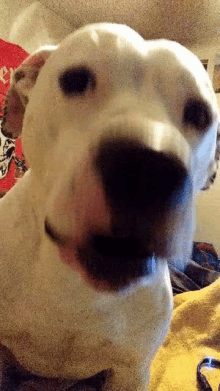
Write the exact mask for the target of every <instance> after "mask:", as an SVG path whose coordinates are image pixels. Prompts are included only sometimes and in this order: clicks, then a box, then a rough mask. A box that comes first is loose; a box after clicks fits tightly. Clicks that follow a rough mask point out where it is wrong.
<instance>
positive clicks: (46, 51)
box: [1, 46, 57, 139]
mask: <svg viewBox="0 0 220 391" xmlns="http://www.w3.org/2000/svg"><path fill="white" fill-rule="evenodd" d="M56 48H57V46H47V47H43V48H41V49H40V50H38V51H36V52H35V53H34V54H32V55H30V56H29V57H27V58H26V59H25V61H24V62H23V63H22V64H21V65H20V66H19V68H17V69H16V70H15V72H14V74H13V76H12V82H11V87H10V89H9V91H8V93H7V95H6V98H5V105H4V112H3V119H2V124H1V131H2V133H3V135H4V136H5V137H7V138H11V139H16V138H17V137H19V136H20V135H21V131H22V125H23V117H24V113H25V108H26V106H27V104H28V101H29V98H30V95H31V91H32V89H33V87H34V85H35V82H36V80H37V77H38V75H39V72H40V70H41V68H42V67H43V66H44V64H45V62H46V60H47V59H48V57H49V56H50V54H51V52H52V51H54V50H56Z"/></svg>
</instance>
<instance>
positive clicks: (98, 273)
mask: <svg viewBox="0 0 220 391" xmlns="http://www.w3.org/2000/svg"><path fill="white" fill-rule="evenodd" d="M45 231H46V233H47V235H48V236H49V237H50V239H51V240H52V241H54V242H55V243H56V244H57V245H58V247H59V248H66V249H67V251H68V252H69V254H70V255H69V262H68V263H69V264H70V265H71V257H72V260H73V263H75V259H76V258H77V262H79V263H80V265H81V267H82V268H83V269H84V270H85V271H86V274H87V275H88V276H89V277H90V279H91V280H93V281H96V282H97V283H98V285H99V286H101V285H105V286H108V290H110V291H111V290H112V291H117V290H120V289H123V288H126V287H128V286H129V285H130V284H131V283H135V282H136V281H137V280H138V279H140V278H141V277H145V276H150V275H151V274H153V273H154V272H155V271H156V269H157V259H156V257H155V254H154V253H153V252H152V251H148V250H146V249H145V248H144V246H143V244H142V243H141V242H140V241H139V240H138V239H137V238H136V237H134V236H129V237H117V236H110V235H109V236H107V235H100V234H97V233H89V234H88V236H87V238H86V240H83V241H82V243H80V244H77V245H76V248H75V250H74V251H73V252H72V255H71V245H70V243H69V242H68V239H67V238H64V237H62V236H61V235H59V234H58V233H57V232H56V231H55V229H53V228H52V226H51V225H50V224H49V222H48V221H47V220H46V221H45ZM96 285H97V284H96Z"/></svg>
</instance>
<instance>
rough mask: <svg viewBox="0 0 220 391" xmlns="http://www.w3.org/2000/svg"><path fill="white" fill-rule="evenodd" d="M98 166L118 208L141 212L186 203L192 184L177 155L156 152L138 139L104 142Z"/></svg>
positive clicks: (106, 190)
mask: <svg viewBox="0 0 220 391" xmlns="http://www.w3.org/2000/svg"><path fill="white" fill-rule="evenodd" d="M95 167H96V170H97V172H98V173H99V175H100V176H101V180H102V183H103V186H104V189H105V192H106V196H107V197H108V199H109V200H110V201H111V202H113V204H114V206H116V205H117V206H118V207H120V206H121V207H122V208H128V207H133V208H135V209H138V210H139V211H141V212H143V211H145V210H146V207H147V206H148V207H149V205H155V204H156V205H159V206H168V205H169V206H170V205H174V204H175V205H176V204H177V203H179V202H182V201H183V199H184V197H185V195H186V192H187V191H186V190H187V189H188V185H189V184H190V181H189V175H188V173H187V170H186V168H185V167H184V165H183V163H182V162H181V161H180V160H179V159H178V158H177V157H176V156H174V155H168V154H167V153H163V152H157V151H154V150H152V149H150V148H148V147H146V146H145V145H144V144H142V143H141V142H140V141H138V140H128V139H126V138H124V139H123V138H122V139H117V140H115V139H114V140H109V139H108V140H105V141H103V142H102V143H101V144H100V147H99V150H98V154H97V156H96V158H95Z"/></svg>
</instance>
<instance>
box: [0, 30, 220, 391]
mask: <svg viewBox="0 0 220 391" xmlns="http://www.w3.org/2000/svg"><path fill="white" fill-rule="evenodd" d="M217 112H218V109H217V104H216V101H215V96H214V93H213V90H212V87H211V83H210V80H209V78H208V76H207V73H206V71H205V70H204V68H203V66H202V64H201V63H200V61H199V60H198V59H197V58H196V57H195V56H194V55H193V54H192V53H191V52H189V51H188V50H187V49H185V48H184V47H182V46H181V45H179V44H177V43H175V42H170V41H166V40H156V41H145V40H144V39H143V38H141V37H140V36H139V35H138V34H137V33H136V32H134V31H133V30H131V29H130V28H129V27H126V26H123V25H116V24H94V25H89V26H86V27H84V28H82V29H79V30H78V31H76V32H74V33H73V34H72V35H70V36H69V37H67V38H66V39H65V40H64V41H63V42H62V43H61V45H60V46H59V47H47V48H43V49H42V50H40V51H38V52H36V53H35V54H34V55H32V56H30V57H28V59H27V60H26V61H25V62H24V63H23V64H22V65H21V66H20V67H19V68H18V70H17V71H16V72H15V74H14V79H13V84H12V87H11V90H10V92H9V94H8V97H7V100H6V108H5V117H4V120H3V126H2V132H3V134H4V135H5V136H7V137H10V138H12V139H15V138H16V137H18V136H20V134H21V130H22V138H23V147H24V152H25V156H26V158H27V160H28V162H29V166H30V169H29V171H28V172H27V173H26V174H25V176H24V178H23V179H22V180H21V181H20V182H19V183H18V184H17V185H16V186H15V187H14V188H13V189H12V190H11V191H10V192H9V193H8V194H7V195H6V196H5V198H3V199H2V200H1V202H0V218H1V222H2V224H1V227H0V242H1V256H0V257H1V272H0V292H1V307H0V310H1V320H0V335H1V342H2V344H4V345H6V346H7V347H9V349H10V350H11V351H12V353H13V354H14V355H15V357H16V358H17V359H18V360H19V361H20V362H21V363H22V364H23V365H24V366H25V367H26V368H27V369H29V370H30V371H33V372H34V373H36V374H40V375H45V376H59V377H63V378H86V377H89V376H92V375H93V374H96V373H98V372H100V371H102V370H105V369H106V370H109V373H110V374H111V376H109V382H108V385H107V389H108V390H114V391H115V390H117V391H119V390H120V391H121V390H126V391H135V390H143V389H147V388H148V387H147V383H148V378H149V369H150V363H151V360H152V358H153V356H154V355H155V352H156V351H157V349H158V347H159V346H160V344H161V343H162V341H163V340H164V337H165V335H166V333H167V330H168V327H169V323H170V318H171V313H172V290H171V285H170V279H169V273H168V266H167V261H172V262H175V263H177V264H178V265H183V264H184V261H186V260H187V259H188V258H189V256H190V254H191V245H192V238H191V236H192V214H193V200H194V197H195V194H196V193H197V191H198V190H200V189H201V188H202V187H204V186H205V183H206V182H207V181H209V179H210V178H211V177H212V175H213V167H214V165H215V150H216V140H217V126H218V113H217Z"/></svg>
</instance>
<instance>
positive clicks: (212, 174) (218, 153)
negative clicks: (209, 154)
mask: <svg viewBox="0 0 220 391" xmlns="http://www.w3.org/2000/svg"><path fill="white" fill-rule="evenodd" d="M219 160H220V123H219V125H218V132H217V138H216V150H215V160H214V161H213V162H212V163H211V164H210V166H209V173H208V178H207V181H206V183H205V185H204V187H203V188H202V189H201V190H207V189H209V188H210V186H211V185H212V184H213V183H214V182H215V178H216V176H217V171H218V166H219Z"/></svg>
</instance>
